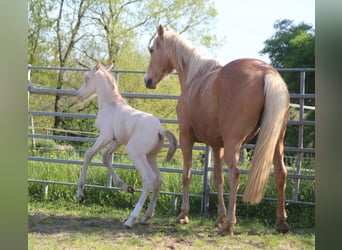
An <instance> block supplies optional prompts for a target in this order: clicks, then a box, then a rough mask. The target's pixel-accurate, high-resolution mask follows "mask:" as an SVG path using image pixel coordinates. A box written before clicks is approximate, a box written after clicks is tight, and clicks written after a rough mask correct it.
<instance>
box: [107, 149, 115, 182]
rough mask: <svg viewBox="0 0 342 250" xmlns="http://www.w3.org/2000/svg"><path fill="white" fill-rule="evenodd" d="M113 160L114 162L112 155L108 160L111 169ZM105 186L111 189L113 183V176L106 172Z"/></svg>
mask: <svg viewBox="0 0 342 250" xmlns="http://www.w3.org/2000/svg"><path fill="white" fill-rule="evenodd" d="M113 160H114V157H113V154H112V155H111V156H110V159H109V162H110V163H111V164H112V167H113V163H114V162H113ZM107 183H108V184H107V186H108V187H112V183H113V176H112V175H111V174H110V173H109V171H108V178H107Z"/></svg>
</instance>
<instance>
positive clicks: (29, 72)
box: [27, 64, 36, 149]
mask: <svg viewBox="0 0 342 250" xmlns="http://www.w3.org/2000/svg"><path fill="white" fill-rule="evenodd" d="M30 66H31V64H29V65H28V70H27V108H29V107H30V88H31V86H32V82H31V68H30ZM30 126H31V133H32V134H33V135H34V122H33V116H31V117H30ZM31 145H32V148H33V149H35V148H36V139H35V138H34V137H32V144H31Z"/></svg>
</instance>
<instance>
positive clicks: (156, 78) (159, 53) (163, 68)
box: [144, 25, 174, 89]
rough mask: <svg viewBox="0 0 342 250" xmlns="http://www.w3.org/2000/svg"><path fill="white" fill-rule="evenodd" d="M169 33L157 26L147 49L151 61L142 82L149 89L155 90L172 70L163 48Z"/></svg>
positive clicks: (165, 49) (165, 50)
mask: <svg viewBox="0 0 342 250" xmlns="http://www.w3.org/2000/svg"><path fill="white" fill-rule="evenodd" d="M169 32H170V31H168V30H167V29H165V28H164V27H163V26H162V25H159V27H158V29H157V36H156V37H155V39H154V42H153V45H152V46H151V47H149V48H148V49H149V51H150V54H151V59H150V64H149V66H148V68H147V71H146V74H145V76H144V81H145V84H146V87H147V88H149V89H155V88H156V86H157V84H158V83H159V82H160V81H161V80H162V79H163V78H164V77H165V76H166V75H168V74H169V73H171V72H172V71H173V70H174V67H173V66H172V64H171V61H170V57H169V55H168V52H167V48H166V46H165V40H166V38H167V36H168V35H169V34H168V33H169Z"/></svg>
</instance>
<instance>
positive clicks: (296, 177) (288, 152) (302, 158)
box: [28, 65, 315, 215]
mask: <svg viewBox="0 0 342 250" xmlns="http://www.w3.org/2000/svg"><path fill="white" fill-rule="evenodd" d="M39 70H47V71H67V72H68V73H69V74H72V73H73V72H75V71H87V70H88V69H84V68H60V67H43V66H32V65H29V66H28V139H29V140H30V141H31V146H29V147H35V140H36V139H47V140H58V141H65V142H95V139H96V138H94V137H84V136H82V137H81V136H78V135H77V133H76V132H75V135H73V136H65V135H55V134H53V133H48V132H46V133H36V131H35V130H36V127H35V126H34V120H35V117H39V116H49V117H68V118H72V119H95V118H96V115H95V114H85V113H78V112H77V113H76V112H75V113H67V112H54V111H46V109H45V108H44V105H41V108H40V109H38V110H37V107H35V110H33V109H32V107H31V106H32V105H30V98H31V99H32V98H37V97H39V96H74V95H75V93H76V90H75V89H54V88H45V87H42V84H40V85H41V86H40V87H37V84H35V83H34V82H31V74H32V72H33V71H39ZM277 70H278V71H279V72H280V73H281V74H282V73H283V72H287V73H291V74H296V75H299V82H298V85H299V86H298V89H299V91H298V93H290V98H291V104H290V107H291V108H293V109H297V110H298V115H297V116H296V117H295V118H294V119H289V121H288V127H296V129H297V131H298V143H297V146H291V147H289V146H285V159H287V160H290V161H291V159H293V160H292V161H291V162H293V164H291V166H287V167H288V168H291V170H292V171H290V172H289V174H288V178H289V179H293V181H294V183H295V184H294V191H293V196H292V197H287V198H288V199H287V200H286V203H297V204H303V205H311V206H314V205H315V201H314V200H310V201H307V200H302V199H301V198H300V197H299V191H300V187H301V181H309V182H312V183H314V182H315V167H314V162H315V148H314V147H305V146H304V136H305V133H304V131H305V129H304V128H307V127H313V128H314V126H315V121H314V120H309V119H307V115H306V112H307V111H308V110H311V111H314V110H315V106H310V105H305V100H309V99H310V100H314V99H315V94H314V93H306V92H305V89H306V87H305V84H306V79H305V76H306V73H308V72H315V69H313V68H283V69H277ZM112 73H113V74H114V77H115V79H116V81H117V84H118V85H119V89H120V76H123V75H127V74H135V75H141V79H143V74H144V73H145V72H144V71H137V70H112ZM141 82H143V80H142V81H141ZM121 94H122V96H123V97H125V98H130V99H131V98H133V99H134V98H137V99H172V100H177V99H178V98H179V96H178V95H165V94H141V93H140V94H139V93H128V92H127V93H125V92H121ZM145 111H148V110H145ZM148 112H149V111H148ZM159 119H160V121H161V123H162V124H177V120H176V119H169V118H161V117H159ZM48 130H53V128H46V131H48ZM176 137H178V136H177V135H176ZM164 146H166V145H164ZM254 146H255V145H254V144H253V143H250V144H245V145H243V147H242V149H241V159H242V160H243V159H244V152H245V151H246V150H249V149H253V148H254ZM193 150H198V151H201V152H202V155H203V161H202V162H203V168H202V169H201V170H194V169H193V170H192V175H199V176H202V177H203V178H202V180H203V187H202V192H201V193H196V194H190V197H193V198H197V199H201V213H203V214H206V215H207V214H208V208H209V196H212V195H216V194H217V193H216V192H215V191H213V188H212V187H211V185H210V178H211V175H212V173H213V171H214V168H213V163H212V159H211V149H210V147H209V146H207V145H204V144H199V145H198V144H196V145H195V146H194V148H193ZM244 150H245V151H244ZM307 155H309V158H310V159H307ZM308 160H309V161H310V162H311V164H310V165H311V167H310V169H307V168H306V166H304V165H305V164H306V163H305V162H307V161H308ZM28 161H38V162H44V163H46V167H47V168H48V167H49V166H50V164H54V163H60V164H66V165H68V164H69V165H83V161H82V160H68V159H58V158H51V157H41V156H39V157H38V156H34V155H30V154H29V156H28ZM112 165H113V167H114V168H124V169H134V166H133V165H130V164H119V163H115V162H113V163H112ZM286 165H287V164H286ZM90 166H103V164H102V162H91V164H90ZM160 170H161V172H171V173H177V174H179V175H181V174H182V169H175V168H166V167H163V166H161V167H160ZM224 171H225V173H227V172H228V168H227V167H225V170H224ZM247 173H248V170H241V175H246V174H247ZM270 175H271V176H272V175H273V174H272V173H271V174H270ZM28 182H31V183H42V184H43V185H44V193H43V194H42V195H43V196H44V195H46V194H47V192H48V186H49V185H69V186H77V183H76V182H75V183H71V182H58V181H51V180H43V179H31V178H30V177H28ZM85 186H86V187H90V188H101V189H114V190H118V188H116V187H113V186H112V179H111V176H110V175H109V176H108V181H107V185H105V186H100V185H92V184H86V185H85ZM136 191H137V192H141V190H139V189H136ZM160 193H161V194H166V195H171V196H172V197H173V199H172V203H173V204H172V206H173V208H174V209H175V207H176V206H177V201H178V198H179V197H181V196H182V193H180V192H169V191H163V190H161V192H160ZM225 196H229V193H225ZM238 197H241V195H238ZM264 200H270V201H276V200H277V197H276V195H275V196H274V197H264Z"/></svg>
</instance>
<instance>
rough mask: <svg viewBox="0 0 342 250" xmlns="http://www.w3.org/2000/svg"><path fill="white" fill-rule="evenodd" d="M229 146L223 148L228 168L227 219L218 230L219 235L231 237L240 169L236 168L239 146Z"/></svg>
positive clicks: (234, 220)
mask: <svg viewBox="0 0 342 250" xmlns="http://www.w3.org/2000/svg"><path fill="white" fill-rule="evenodd" d="M238 145H239V144H235V145H234V144H230V145H226V144H225V147H224V158H225V160H226V163H227V165H228V167H229V173H228V181H229V203H228V211H227V217H226V220H225V222H224V224H223V225H222V227H221V228H220V233H221V235H233V226H234V225H235V223H236V197H237V191H238V188H239V181H240V169H239V167H238V165H237V164H238V161H239V153H240V146H238Z"/></svg>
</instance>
